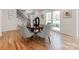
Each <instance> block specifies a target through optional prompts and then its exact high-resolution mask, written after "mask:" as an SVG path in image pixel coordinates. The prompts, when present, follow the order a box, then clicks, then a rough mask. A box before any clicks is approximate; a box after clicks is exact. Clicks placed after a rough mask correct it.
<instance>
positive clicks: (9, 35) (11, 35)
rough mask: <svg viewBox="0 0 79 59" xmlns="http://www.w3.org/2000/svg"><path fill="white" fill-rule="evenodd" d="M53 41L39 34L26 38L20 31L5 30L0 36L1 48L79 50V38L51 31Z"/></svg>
mask: <svg viewBox="0 0 79 59" xmlns="http://www.w3.org/2000/svg"><path fill="white" fill-rule="evenodd" d="M51 33H52V36H51V43H49V42H48V41H46V40H45V39H44V38H41V37H39V36H37V37H34V38H33V39H31V38H27V39H24V38H22V37H21V34H20V32H19V31H8V32H4V33H3V36H2V37H0V50H55V49H56V50H59V49H60V50H61V49H62V50H74V49H75V50H78V49H79V39H75V38H73V37H70V36H67V35H64V34H60V33H57V32H51Z"/></svg>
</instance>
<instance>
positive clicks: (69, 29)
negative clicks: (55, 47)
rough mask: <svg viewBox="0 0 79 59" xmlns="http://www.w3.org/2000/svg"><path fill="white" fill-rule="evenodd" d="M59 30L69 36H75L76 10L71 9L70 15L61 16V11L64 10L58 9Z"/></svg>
mask: <svg viewBox="0 0 79 59" xmlns="http://www.w3.org/2000/svg"><path fill="white" fill-rule="evenodd" d="M60 11H61V15H60V23H61V24H60V31H61V32H62V33H64V34H67V35H70V36H76V35H77V33H76V10H75V9H72V10H71V11H72V17H70V18H65V17H63V12H64V11H65V10H60Z"/></svg>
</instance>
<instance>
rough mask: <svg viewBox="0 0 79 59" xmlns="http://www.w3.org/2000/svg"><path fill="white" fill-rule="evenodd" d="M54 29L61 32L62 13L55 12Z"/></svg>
mask: <svg viewBox="0 0 79 59" xmlns="http://www.w3.org/2000/svg"><path fill="white" fill-rule="evenodd" d="M53 29H54V30H60V11H54V12H53Z"/></svg>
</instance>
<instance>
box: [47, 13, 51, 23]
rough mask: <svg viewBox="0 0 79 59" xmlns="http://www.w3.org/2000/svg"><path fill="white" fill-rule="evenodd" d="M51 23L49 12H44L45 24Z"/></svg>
mask: <svg viewBox="0 0 79 59" xmlns="http://www.w3.org/2000/svg"><path fill="white" fill-rule="evenodd" d="M50 23H51V12H48V13H46V24H50Z"/></svg>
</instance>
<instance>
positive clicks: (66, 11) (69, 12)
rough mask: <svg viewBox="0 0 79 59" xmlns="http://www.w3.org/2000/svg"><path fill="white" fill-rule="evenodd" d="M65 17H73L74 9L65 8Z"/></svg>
mask: <svg viewBox="0 0 79 59" xmlns="http://www.w3.org/2000/svg"><path fill="white" fill-rule="evenodd" d="M63 17H65V18H71V17H72V11H71V10H65V11H64V12H63Z"/></svg>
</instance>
